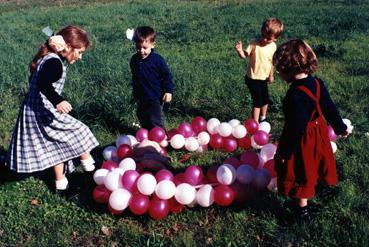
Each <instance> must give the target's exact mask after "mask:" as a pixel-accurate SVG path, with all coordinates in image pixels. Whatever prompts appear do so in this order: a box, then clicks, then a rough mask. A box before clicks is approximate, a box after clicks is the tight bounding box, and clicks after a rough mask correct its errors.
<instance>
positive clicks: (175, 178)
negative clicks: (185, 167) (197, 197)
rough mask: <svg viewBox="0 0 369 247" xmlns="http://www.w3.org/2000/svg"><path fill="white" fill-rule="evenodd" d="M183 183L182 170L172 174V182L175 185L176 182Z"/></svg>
mask: <svg viewBox="0 0 369 247" xmlns="http://www.w3.org/2000/svg"><path fill="white" fill-rule="evenodd" d="M181 183H185V175H184V173H183V172H181V173H177V174H176V175H175V176H174V184H175V185H176V186H177V185H178V184H181Z"/></svg>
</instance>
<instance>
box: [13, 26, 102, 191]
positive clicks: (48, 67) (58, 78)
mask: <svg viewBox="0 0 369 247" xmlns="http://www.w3.org/2000/svg"><path fill="white" fill-rule="evenodd" d="M89 47H91V43H90V41H89V39H88V36H87V33H86V31H84V30H83V29H81V28H78V27H75V26H67V27H65V28H63V29H61V30H60V31H59V32H58V33H57V34H56V35H54V36H51V37H49V39H48V40H47V41H46V42H45V44H43V45H42V46H41V47H40V49H39V51H38V53H37V54H36V56H35V57H34V59H33V61H32V63H31V65H30V71H31V76H30V81H29V90H28V93H27V95H26V97H25V99H24V101H23V104H22V107H21V109H20V113H19V115H18V119H17V123H16V126H15V129H14V132H13V136H12V139H11V142H10V146H9V150H8V159H7V160H8V162H7V165H8V166H9V168H10V169H11V170H14V171H16V172H18V173H32V172H36V171H42V170H45V169H47V168H50V167H53V169H54V173H55V184H56V189H58V190H65V189H67V187H68V179H67V178H66V176H65V164H66V163H68V162H72V159H74V158H77V157H80V159H81V164H82V167H83V169H84V170H85V171H93V170H94V169H95V166H94V163H95V162H94V159H93V158H92V156H91V155H90V151H91V150H92V149H93V148H95V147H96V146H97V145H98V142H97V140H96V138H95V137H94V136H93V134H92V133H91V131H90V129H89V128H88V127H87V126H86V125H84V124H83V123H82V122H80V121H78V120H76V119H75V118H73V117H72V116H70V115H69V114H68V113H69V112H70V111H71V110H72V106H71V104H70V103H69V102H68V101H66V100H65V99H64V98H63V97H62V96H61V93H62V91H63V87H64V83H65V78H66V67H65V65H64V63H63V62H64V61H66V62H67V63H69V64H73V63H74V62H75V61H77V60H79V59H81V58H82V53H83V52H84V51H85V50H86V49H87V48H89Z"/></svg>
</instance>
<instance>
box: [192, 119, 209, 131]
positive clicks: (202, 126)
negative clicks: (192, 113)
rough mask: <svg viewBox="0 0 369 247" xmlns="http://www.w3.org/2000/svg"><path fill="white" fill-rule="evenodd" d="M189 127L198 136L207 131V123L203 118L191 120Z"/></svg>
mask: <svg viewBox="0 0 369 247" xmlns="http://www.w3.org/2000/svg"><path fill="white" fill-rule="evenodd" d="M191 126H192V129H193V131H194V132H195V133H196V134H198V133H200V132H202V131H206V130H207V121H206V120H205V118H203V117H200V116H198V117H195V118H194V119H192V122H191Z"/></svg>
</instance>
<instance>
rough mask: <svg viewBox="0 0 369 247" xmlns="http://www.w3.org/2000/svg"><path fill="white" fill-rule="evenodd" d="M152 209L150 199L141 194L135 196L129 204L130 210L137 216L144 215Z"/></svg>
mask: <svg viewBox="0 0 369 247" xmlns="http://www.w3.org/2000/svg"><path fill="white" fill-rule="evenodd" d="M149 207H150V199H149V197H148V196H145V195H142V194H141V193H136V194H133V195H132V197H131V201H130V202H129V210H131V212H132V213H133V214H135V215H143V214H144V213H146V212H147V210H148V209H149Z"/></svg>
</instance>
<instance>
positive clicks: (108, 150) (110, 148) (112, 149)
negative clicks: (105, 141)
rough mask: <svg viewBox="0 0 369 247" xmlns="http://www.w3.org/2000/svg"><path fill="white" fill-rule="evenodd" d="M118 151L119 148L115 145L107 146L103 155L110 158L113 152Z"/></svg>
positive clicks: (107, 158)
mask: <svg viewBox="0 0 369 247" xmlns="http://www.w3.org/2000/svg"><path fill="white" fill-rule="evenodd" d="M115 151H117V148H116V147H114V146H107V147H106V148H104V150H103V157H104V159H105V160H110V159H111V158H112V152H115Z"/></svg>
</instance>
